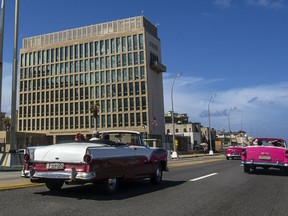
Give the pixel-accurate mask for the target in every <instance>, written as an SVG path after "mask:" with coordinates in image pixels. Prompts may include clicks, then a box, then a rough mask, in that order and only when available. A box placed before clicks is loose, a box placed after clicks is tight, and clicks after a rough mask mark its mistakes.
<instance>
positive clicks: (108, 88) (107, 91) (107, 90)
mask: <svg viewBox="0 0 288 216" xmlns="http://www.w3.org/2000/svg"><path fill="white" fill-rule="evenodd" d="M110 96H111V92H110V86H109V85H107V86H106V98H110Z"/></svg>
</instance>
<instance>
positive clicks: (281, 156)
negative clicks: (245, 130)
mask: <svg viewBox="0 0 288 216" xmlns="http://www.w3.org/2000/svg"><path fill="white" fill-rule="evenodd" d="M241 160H242V164H243V166H244V172H246V173H250V171H251V169H253V170H255V169H256V167H262V168H264V169H269V168H272V167H273V168H278V169H281V170H288V149H287V146H286V142H285V140H283V139H279V138H255V139H254V140H253V145H251V146H247V147H246V148H245V149H243V152H242V157H241Z"/></svg>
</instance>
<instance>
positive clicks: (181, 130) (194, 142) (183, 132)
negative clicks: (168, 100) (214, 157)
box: [165, 111, 203, 150]
mask: <svg viewBox="0 0 288 216" xmlns="http://www.w3.org/2000/svg"><path fill="white" fill-rule="evenodd" d="M172 116H173V117H174V129H175V136H176V139H177V137H178V138H179V137H188V140H189V143H185V145H187V147H186V148H185V149H187V150H193V149H197V148H199V147H200V144H201V143H202V142H203V135H202V128H203V126H202V125H201V123H199V122H189V117H188V115H187V114H186V113H182V114H178V113H174V115H172V111H169V112H168V113H166V114H165V131H166V136H167V135H170V136H171V135H172V134H173V124H172ZM168 141H170V142H171V143H172V139H171V140H170V139H169V140H168Z"/></svg>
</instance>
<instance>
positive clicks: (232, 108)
mask: <svg viewBox="0 0 288 216" xmlns="http://www.w3.org/2000/svg"><path fill="white" fill-rule="evenodd" d="M234 109H235V107H231V108H230V109H229V113H228V126H229V135H230V146H231V144H232V140H231V125H230V113H231V111H232V110H234Z"/></svg>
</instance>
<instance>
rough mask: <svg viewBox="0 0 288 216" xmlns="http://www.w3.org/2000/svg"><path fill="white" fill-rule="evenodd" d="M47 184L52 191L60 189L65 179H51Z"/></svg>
mask: <svg viewBox="0 0 288 216" xmlns="http://www.w3.org/2000/svg"><path fill="white" fill-rule="evenodd" d="M45 184H46V187H47V188H48V189H49V190H50V191H58V190H60V189H61V188H62V186H63V184H64V181H63V180H59V179H49V180H47V181H46V182H45Z"/></svg>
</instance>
